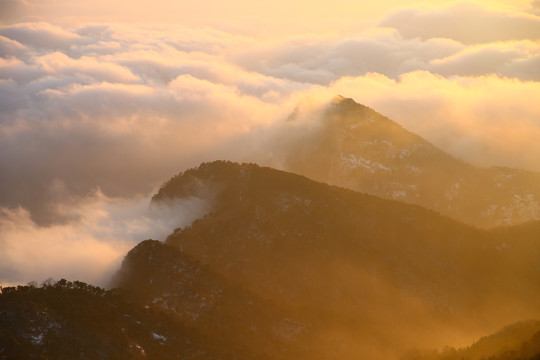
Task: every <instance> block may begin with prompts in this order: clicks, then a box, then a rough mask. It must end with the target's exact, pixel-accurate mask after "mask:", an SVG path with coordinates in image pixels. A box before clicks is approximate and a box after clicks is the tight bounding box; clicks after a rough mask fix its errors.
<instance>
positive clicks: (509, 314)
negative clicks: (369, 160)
mask: <svg viewBox="0 0 540 360" xmlns="http://www.w3.org/2000/svg"><path fill="white" fill-rule="evenodd" d="M202 194H213V195H212V196H213V204H214V205H213V206H214V207H213V211H212V212H211V213H210V214H209V215H207V216H206V217H204V218H203V219H200V220H198V221H196V222H194V223H193V225H192V226H191V227H188V228H185V229H177V230H176V231H175V232H174V233H173V234H172V235H171V236H170V237H169V238H168V239H167V244H170V245H173V246H175V247H177V248H179V249H181V251H183V253H185V254H188V255H189V256H191V257H193V258H195V259H197V260H198V261H200V262H201V263H202V264H204V265H207V266H208V267H209V269H211V270H212V271H213V272H215V273H216V274H219V275H220V276H223V277H224V278H226V279H228V280H229V281H231V282H233V283H236V284H240V285H241V286H242V287H243V288H245V289H246V290H248V291H249V292H251V293H253V294H255V295H256V296H257V297H259V298H260V299H263V300H265V301H270V302H272V303H273V304H275V305H276V306H277V307H278V308H279V309H282V311H284V312H285V313H289V314H295V316H297V319H295V320H294V321H295V323H296V322H297V321H298V325H297V326H298V328H299V329H304V328H306V329H310V330H309V331H310V336H311V337H313V338H314V339H315V344H316V347H317V348H318V349H319V353H320V354H323V355H324V356H323V357H325V358H336V359H337V358H343V357H344V356H346V357H350V356H356V355H362V356H370V357H380V356H383V357H387V356H394V355H395V354H398V353H400V352H401V351H403V350H405V349H408V348H411V347H424V346H427V347H437V346H442V345H447V344H448V345H459V344H461V345H465V344H466V343H467V342H468V343H470V342H471V341H472V340H473V339H474V338H475V337H477V336H479V335H480V334H485V333H488V332H490V331H494V330H496V329H497V328H499V327H502V326H503V325H505V324H508V323H511V322H515V321H519V320H522V319H527V318H532V317H534V316H537V315H540V314H539V313H540V311H539V309H540V307H539V305H540V297H539V295H540V288H539V287H538V284H539V283H540V268H539V267H538V265H537V264H538V263H540V254H539V253H538V249H539V248H540V229H539V226H537V225H536V224H532V225H530V226H528V227H527V226H523V227H520V228H518V229H514V228H508V229H496V230H493V231H483V230H479V229H476V228H473V227H470V226H467V225H463V224H461V223H459V222H457V221H455V220H452V219H450V218H447V217H443V216H441V215H439V214H437V213H435V212H433V211H430V210H426V209H424V208H421V207H418V206H414V205H408V204H405V203H401V202H397V201H391V200H384V199H380V198H376V197H374V196H370V195H364V194H360V193H357V192H353V191H350V190H346V189H342V188H337V187H332V186H329V185H326V184H321V183H317V182H315V181H312V180H309V179H307V178H305V177H302V176H299V175H295V174H291V173H286V172H281V171H277V170H274V169H270V168H262V167H258V166H256V165H248V164H244V165H238V164H233V163H229V162H214V163H209V164H203V165H201V166H200V167H199V168H197V169H191V170H188V171H186V172H184V173H182V174H179V175H178V176H176V177H174V178H173V179H171V180H170V181H169V182H168V183H166V184H165V185H164V186H163V187H162V188H161V190H160V191H159V193H158V194H157V195H156V196H155V197H154V200H153V201H163V200H164V199H167V198H175V197H190V196H201V195H202ZM518 235H519V236H518ZM299 331H300V330H299ZM470 336H471V337H470Z"/></svg>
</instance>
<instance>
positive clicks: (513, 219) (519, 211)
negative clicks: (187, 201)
mask: <svg viewBox="0 0 540 360" xmlns="http://www.w3.org/2000/svg"><path fill="white" fill-rule="evenodd" d="M310 110H311V109H310V108H309V107H307V108H303V107H297V108H296V109H295V111H294V113H293V114H292V115H291V116H290V117H289V122H288V123H287V124H286V126H289V125H290V126H296V127H298V126H302V124H308V126H305V128H306V129H308V130H309V131H304V132H299V131H294V130H295V129H294V128H292V129H291V128H287V129H285V131H284V133H285V135H286V136H284V138H286V139H290V140H289V141H288V142H286V141H287V140H286V141H285V142H284V141H280V145H281V147H280V148H279V149H276V150H275V151H274V152H273V154H274V155H273V156H275V157H276V160H275V161H274V162H275V163H277V164H278V166H279V167H280V168H282V169H284V170H287V171H291V172H295V173H298V174H302V175H304V176H307V177H309V178H312V179H315V180H317V181H322V182H326V183H330V184H333V185H338V186H342V187H346V188H349V189H352V190H356V191H360V192H364V193H368V194H371V195H375V196H379V197H383V198H389V199H394V200H400V201H404V202H408V203H413V204H417V205H421V206H424V207H427V208H430V209H433V210H436V211H439V212H441V213H443V214H445V215H448V216H451V217H453V218H455V219H458V220H460V221H464V222H467V223H469V224H473V225H476V226H480V227H493V226H498V225H510V224H517V223H521V222H526V221H530V220H538V219H540V174H538V173H530V172H526V171H518V170H515V169H501V168H492V169H480V168H476V167H474V166H472V165H470V164H467V163H465V162H463V161H460V160H458V159H456V158H454V157H453V156H451V155H449V154H448V153H446V152H444V151H443V150H441V149H439V148H437V147H436V146H434V145H433V144H431V143H430V142H429V141H427V140H426V139H424V138H422V137H421V136H419V135H417V134H414V133H412V132H410V131H408V130H407V129H405V128H404V127H402V126H401V125H399V124H398V123H397V122H395V121H393V120H392V119H389V118H387V117H386V116H384V115H381V114H380V113H378V112H377V111H375V110H373V109H371V108H370V107H368V106H365V105H362V104H359V103H357V102H356V101H355V100H353V99H352V98H347V97H345V96H342V95H336V96H334V97H333V98H332V99H331V100H330V102H329V103H328V104H327V107H326V108H324V109H323V111H319V110H320V109H318V110H317V111H315V112H312V113H309V111H310ZM311 124H315V125H316V126H311ZM290 133H292V134H293V135H292V136H289V137H287V135H288V134H290ZM294 134H298V135H294ZM269 163H270V164H273V163H272V161H270V162H269Z"/></svg>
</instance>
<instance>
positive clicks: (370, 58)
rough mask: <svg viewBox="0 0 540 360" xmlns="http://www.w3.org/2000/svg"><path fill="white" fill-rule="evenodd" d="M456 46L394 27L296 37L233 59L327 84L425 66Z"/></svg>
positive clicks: (277, 73)
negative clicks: (346, 35)
mask: <svg viewBox="0 0 540 360" xmlns="http://www.w3.org/2000/svg"><path fill="white" fill-rule="evenodd" d="M462 49H463V46H462V45H461V44H458V43H456V42H454V41H451V40H445V39H430V40H427V41H420V40H418V39H410V40H407V39H403V38H402V37H401V35H400V34H399V33H397V32H396V31H392V30H384V29H380V30H377V31H374V32H371V33H367V34H364V35H359V36H355V37H351V38H347V39H342V38H331V39H319V38H307V39H297V40H294V41H290V42H287V43H285V44H277V45H274V46H270V47H268V48H263V49H261V50H255V51H249V52H246V53H245V54H242V55H241V56H240V57H239V59H238V61H239V62H240V63H241V64H243V65H244V66H245V67H247V68H249V69H252V70H254V71H257V72H261V73H264V74H267V75H270V76H274V77H278V78H287V79H291V80H294V81H297V82H309V83H312V84H321V85H328V84H329V83H331V82H332V81H335V80H338V79H339V78H341V77H344V76H360V75H364V74H366V73H368V72H377V73H380V74H384V75H386V76H389V77H397V76H398V75H399V74H402V73H406V72H408V71H412V70H417V69H425V68H426V67H428V64H429V63H430V62H431V61H433V60H435V59H440V58H445V57H447V56H451V55H453V54H455V53H456V52H459V51H460V50H462Z"/></svg>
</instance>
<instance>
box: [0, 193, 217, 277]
mask: <svg viewBox="0 0 540 360" xmlns="http://www.w3.org/2000/svg"><path fill="white" fill-rule="evenodd" d="M149 202H150V196H144V197H142V196H141V197H135V198H130V199H123V198H109V197H107V196H105V195H104V194H103V193H102V192H100V191H95V192H94V193H93V194H92V195H91V196H89V197H86V198H81V199H74V200H72V201H71V202H70V204H66V203H58V204H55V205H56V206H57V211H58V212H59V213H60V214H62V215H64V216H65V217H66V218H69V221H66V222H65V223H63V224H53V225H50V226H39V225H37V224H36V223H35V222H34V221H33V220H32V218H31V216H30V213H29V212H28V211H27V210H25V209H24V208H21V207H19V208H15V209H8V208H5V207H2V208H0V246H1V247H2V253H0V263H1V264H2V265H1V266H0V284H1V285H4V286H5V285H13V284H26V283H29V282H32V281H36V282H38V283H40V282H41V281H44V280H46V279H48V278H53V279H55V280H59V279H61V278H66V279H70V280H80V281H84V282H88V283H91V284H96V285H98V286H107V285H108V281H109V280H110V277H111V276H112V275H113V274H114V272H115V271H116V270H117V269H118V267H119V266H120V263H121V261H122V259H123V257H124V256H125V254H126V253H127V252H128V251H129V250H130V249H131V248H132V247H133V246H135V245H136V244H137V243H139V242H141V241H143V240H145V239H156V240H164V239H165V238H166V237H167V235H168V234H170V233H171V232H172V231H173V230H174V229H175V228H178V227H184V226H187V225H189V224H191V222H193V221H194V220H195V219H197V218H199V217H201V216H203V215H204V214H205V213H206V212H207V211H209V209H210V202H209V201H208V200H206V199H201V198H186V199H179V200H175V201H171V202H161V203H159V204H152V206H150V205H149Z"/></svg>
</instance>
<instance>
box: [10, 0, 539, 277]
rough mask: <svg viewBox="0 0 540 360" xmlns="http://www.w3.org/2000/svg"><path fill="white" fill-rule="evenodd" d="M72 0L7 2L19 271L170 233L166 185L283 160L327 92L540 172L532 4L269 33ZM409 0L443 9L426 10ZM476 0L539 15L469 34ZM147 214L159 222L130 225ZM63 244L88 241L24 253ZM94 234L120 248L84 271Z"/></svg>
mask: <svg viewBox="0 0 540 360" xmlns="http://www.w3.org/2000/svg"><path fill="white" fill-rule="evenodd" d="M57 5H58V6H57V7H62V6H64V7H63V8H62V11H59V12H58V14H57V16H56V15H54V14H53V11H52V10H50V11H49V10H47V11H45V10H44V6H45V5H44V4H43V3H41V2H39V1H15V0H13V1H3V2H2V3H1V6H2V9H6V11H8V10H9V11H10V12H9V15H5V14H7V12H4V11H2V14H3V18H2V20H3V25H2V26H0V109H1V112H0V171H1V177H2V178H1V182H0V206H2V228H3V229H5V230H3V231H2V235H1V236H2V239H3V240H2V241H3V242H4V243H9V244H11V245H10V247H9V249H11V250H9V251H7V250H6V251H3V252H2V254H1V256H2V257H3V259H4V260H5V261H4V262H3V263H4V264H10V265H4V266H3V267H2V270H1V272H0V275H1V277H2V279H3V280H2V281H4V282H19V281H23V282H24V281H27V280H28V281H29V280H39V279H40V278H42V277H48V276H53V277H61V276H64V277H65V276H67V275H60V274H61V273H63V272H62V271H61V268H63V269H66V272H67V273H70V274H73V275H77V276H78V277H79V278H81V279H98V278H100V277H103V276H105V275H104V274H105V273H106V272H107V271H108V270H105V269H110V268H113V267H114V266H113V265H112V264H113V263H118V259H119V258H121V256H122V254H123V253H125V251H126V250H127V249H129V247H130V246H132V245H133V244H134V243H135V242H137V241H140V240H143V239H144V238H146V237H159V236H162V237H163V236H164V235H161V233H159V232H158V233H155V232H154V230H152V231H150V229H153V226H154V225H152V224H151V223H155V222H156V221H157V219H155V218H154V220H152V221H150V220H149V218H148V217H146V216H147V215H144V213H143V212H142V211H143V209H146V206H147V205H148V199H149V196H150V195H148V194H151V193H152V191H153V189H155V188H156V187H158V186H159V185H160V184H162V183H163V182H164V181H166V180H167V179H169V178H170V177H171V176H173V175H174V174H176V173H178V172H180V171H182V170H185V169H186V168H189V167H193V166H197V165H198V164H199V163H200V162H203V161H211V160H216V159H228V160H234V161H245V160H249V161H254V162H260V163H267V160H268V159H269V158H271V156H270V155H271V154H269V152H270V151H272V149H276V148H279V147H281V146H283V143H284V142H285V143H286V142H287V141H289V140H288V139H289V138H290V139H293V138H294V139H298V138H301V137H302V134H304V133H306V132H308V131H310V128H313V126H316V124H315V125H314V124H313V122H315V123H316V116H315V115H314V116H312V117H311V118H306V119H304V120H303V121H302V122H300V123H299V125H298V126H297V127H296V129H295V130H294V132H292V133H287V134H284V132H283V130H282V128H283V124H284V123H285V122H286V121H287V118H288V117H289V116H290V115H291V114H292V113H293V111H294V110H295V108H297V106H298V104H300V103H302V104H310V105H309V106H308V107H310V108H313V109H321V108H322V107H323V106H324V105H325V104H327V103H328V102H329V101H330V99H331V98H332V97H334V96H335V95H338V94H341V95H343V96H345V97H351V98H353V99H354V100H355V101H357V102H358V103H361V104H364V105H367V106H370V107H371V108H373V109H375V110H376V111H378V112H379V113H381V114H384V115H386V116H388V117H390V118H391V119H392V120H394V121H396V122H398V123H399V124H401V125H402V126H404V127H405V128H407V129H408V130H410V131H413V132H416V133H418V134H419V135H421V136H423V137H425V138H426V139H427V140H429V141H431V142H432V143H434V144H435V145H436V146H438V147H440V148H442V149H443V150H445V151H447V152H449V153H450V154H452V155H454V156H456V157H458V158H460V159H462V160H464V161H467V162H470V163H473V164H475V165H478V166H483V167H487V166H492V165H501V166H509V167H518V168H522V169H526V170H532V171H540V158H539V156H540V155H539V154H540V145H539V142H538V138H540V122H539V121H538V119H540V103H538V102H537V101H533V99H535V98H536V97H537V94H538V93H539V92H540V88H539V87H540V85H539V82H538V79H539V72H538V66H537V65H538V61H539V55H538V42H537V32H536V31H535V29H536V28H537V26H538V24H539V19H538V17H536V16H535V15H533V14H532V13H528V14H527V13H523V12H520V11H517V10H515V9H514V10H513V11H508V12H506V13H505V12H501V11H500V10H498V9H496V8H488V7H482V6H478V5H474V6H472V5H471V6H466V5H461V6H450V7H440V8H438V9H425V8H422V7H415V6H411V7H409V8H407V9H403V8H401V9H399V8H395V9H394V10H391V11H388V10H386V8H385V9H382V6H381V7H376V6H374V7H373V8H370V9H365V10H366V12H365V14H371V15H370V16H375V17H373V18H370V19H369V21H367V20H366V19H364V20H365V21H364V22H362V23H357V22H354V21H353V20H352V19H350V22H348V23H346V24H343V26H340V27H335V26H334V25H335V23H333V24H334V25H332V23H331V22H330V23H326V24H325V25H324V26H325V27H324V28H314V27H308V28H306V29H304V30H301V29H300V30H299V29H294V30H291V29H288V30H287V31H289V33H287V36H282V35H283V34H282V33H281V34H282V35H280V36H267V35H264V34H263V35H261V32H258V31H252V32H250V31H245V29H246V27H248V28H249V26H250V24H251V25H252V23H249V22H246V23H241V24H239V25H238V26H237V27H234V26H231V24H229V25H227V24H226V23H224V22H221V23H218V22H215V21H214V20H215V19H213V18H212V19H213V20H212V19H210V18H209V19H207V20H208V22H207V23H205V24H204V26H199V25H200V24H199V25H193V24H191V23H189V22H186V23H185V24H184V25H179V24H177V23H174V22H169V23H164V22H161V23H160V22H157V21H156V22H154V23H148V22H146V23H141V22H134V21H132V20H133V19H131V20H130V21H129V22H128V21H126V22H118V21H121V20H122V18H118V19H119V20H116V21H108V20H107V19H99V18H96V17H95V11H94V12H91V11H90V12H89V13H88V14H89V16H88V17H80V18H77V17H75V15H74V14H75V13H74V11H73V10H74V9H75V8H74V7H73V6H74V5H69V6H68V5H66V4H63V5H62V4H61V3H58V4H57ZM533 5H534V4H533ZM47 6H48V5H47ZM81 6H82V5H81ZM392 6H396V3H395V2H392ZM317 9H318V8H317ZM319 10H320V9H319ZM319 10H317V11H319ZM317 11H315V10H314V11H313V13H309V14H310V15H309V14H308V13H306V14H307V15H306V16H308V15H309V16H315V15H316V13H317ZM336 11H337V10H336ZM92 14H93V15H92ZM404 14H405V15H407V14H409V15H410V14H412V15H411V16H413V15H414V17H415V18H418V19H419V21H422V22H425V23H428V24H429V25H430V26H429V27H428V28H418V27H414V26H412V25H411V24H410V23H407V22H406V19H407V17H406V16H405V15H404ZM471 14H473V15H474V16H475V17H476V18H477V19H479V21H480V22H481V23H482V24H485V25H486V26H488V25H489V27H490V28H497V27H500V28H501V29H506V28H507V27H508V26H513V24H516V23H520V24H523V26H521V27H519V29H518V30H519V31H517V30H516V31H513V32H512V33H511V34H510V35H511V36H510V35H508V34H506V33H503V32H502V31H493V32H491V33H490V34H489V36H484V37H474V38H467V37H463V36H462V34H460V35H459V36H457V35H453V34H454V32H453V29H452V28H451V23H449V22H448V21H446V20H447V19H457V20H463V21H465V20H467V21H468V19H470V17H471V16H472V15H471ZM209 16H210V15H209ZM366 16H367V15H366ZM407 16H408V15H407ZM374 19H376V20H374ZM437 19H445V21H444V22H439V21H437ZM457 20H456V21H457ZM306 21H307V20H306ZM308 23H309V22H308ZM267 26H270V25H268V23H267ZM321 26H322V25H321ZM329 28H332V31H323V30H328V29H329ZM307 29H309V30H310V31H308V30H307ZM282 30H283V29H282ZM261 31H262V30H261ZM262 32H264V31H262ZM473 32H474V31H473ZM505 34H506V35H505ZM302 106H304V107H306V106H307V105H301V106H300V107H302ZM314 111H315V112H314V113H315V114H316V113H317V110H314ZM306 113H308V112H306ZM280 129H281V130H280ZM271 165H274V166H277V167H280V164H279V163H273V164H271ZM96 189H100V192H99V194H100V195H99V196H98V195H96V194H97V193H96ZM104 206H105V207H106V210H103V209H104V208H103V207H104ZM131 206H134V207H135V208H137V209H140V210H141V213H138V214H132V215H133V217H132V218H131V220H129V221H128V220H127V218H125V217H123V215H121V214H124V213H125V212H128V209H129V208H130V207H131ZM98 209H102V210H103V211H104V213H106V214H108V215H106V216H103V217H99V216H97V215H96V214H97V213H100V212H99V211H97V210H98ZM144 211H146V210H144ZM134 219H142V220H138V221H142V223H144V224H147V225H146V226H147V228H148V231H147V230H145V228H144V227H143V228H142V229H139V230H137V231H132V230H131V228H130V227H127V226H118V227H117V226H116V225H115V224H116V222H117V221H119V223H120V224H121V223H125V222H126V221H128V222H129V223H131V224H133V223H134V222H135V220H134ZM88 223H92V224H94V225H95V226H94V227H95V228H96V229H97V228H99V229H102V230H103V231H102V232H99V231H97V230H93V229H92V227H91V226H87V225H85V224H88ZM106 224H108V225H106ZM136 232H139V234H136ZM101 235H103V238H101V239H100V238H99V236H101ZM143 235H144V236H143ZM71 238H75V239H80V240H79V241H71V240H70V239H71ZM15 239H17V240H15ZM45 239H46V240H45ZM85 242H86V244H87V245H88V246H87V247H85V246H82V245H81V244H83V243H85ZM15 244H16V246H15ZM25 244H28V245H25ZM43 244H47V245H43ZM55 244H57V245H55ZM68 245H69V246H68ZM94 245H95V246H94ZM62 247H66V248H71V249H73V253H72V256H65V257H63V258H62V259H61V260H62V261H64V262H65V263H66V264H65V265H58V266H56V267H55V266H54V265H53V264H52V263H55V261H52V263H49V264H48V265H47V264H46V261H41V260H40V261H37V260H36V264H38V263H42V266H41V270H42V271H43V272H42V271H41V270H39V271H38V270H36V271H32V272H30V270H28V273H25V270H23V269H24V268H25V266H26V265H25V264H27V263H28V261H30V260H29V259H30V257H25V256H26V255H24V254H25V252H26V251H29V254H28V256H30V253H32V254H33V255H32V256H31V257H32V258H36V259H38V258H40V257H39V256H38V255H39V254H38V253H39V252H42V251H43V252H44V253H48V254H50V255H47V256H44V257H43V258H44V259H51V260H52V259H56V257H55V256H53V255H54V253H55V252H56V251H57V250H58V249H59V248H62ZM42 248H44V249H42ZM47 248H49V249H51V251H48V250H46V249H47ZM87 248H95V249H98V248H100V249H102V250H100V251H96V254H95V256H94V257H93V258H92V259H97V258H98V253H104V254H107V255H103V258H107V260H101V261H100V262H98V263H97V264H99V266H96V267H99V268H100V269H102V270H99V271H97V272H99V274H97V273H96V274H95V275H92V276H89V275H87V276H86V277H85V275H84V271H83V270H80V272H79V273H77V272H76V271H78V270H73V271H71V272H70V269H71V265H73V267H74V268H76V267H77V263H82V262H83V261H75V260H72V261H71V260H69V261H71V265H70V263H69V261H68V260H67V259H68V258H73V259H76V258H77V256H79V255H77V254H78V253H77V251H76V249H80V250H81V251H82V250H83V249H87ZM6 249H7V247H6ZM31 249H34V250H31ZM54 249H56V250H54ZM85 256H86V255H85ZM19 259H21V260H19ZM24 259H26V260H24ZM62 261H59V264H61V263H62ZM84 261H85V262H86V263H90V260H89V259H87V260H84ZM96 261H97V260H96ZM17 264H19V265H20V266H19V265H17ZM36 266H37V265H36ZM92 266H93V265H88V268H91V267H92ZM48 269H49V270H50V272H51V274H48V273H47V274H46V272H47V270H48ZM79 275H80V276H79ZM98 281H101V280H98Z"/></svg>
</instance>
